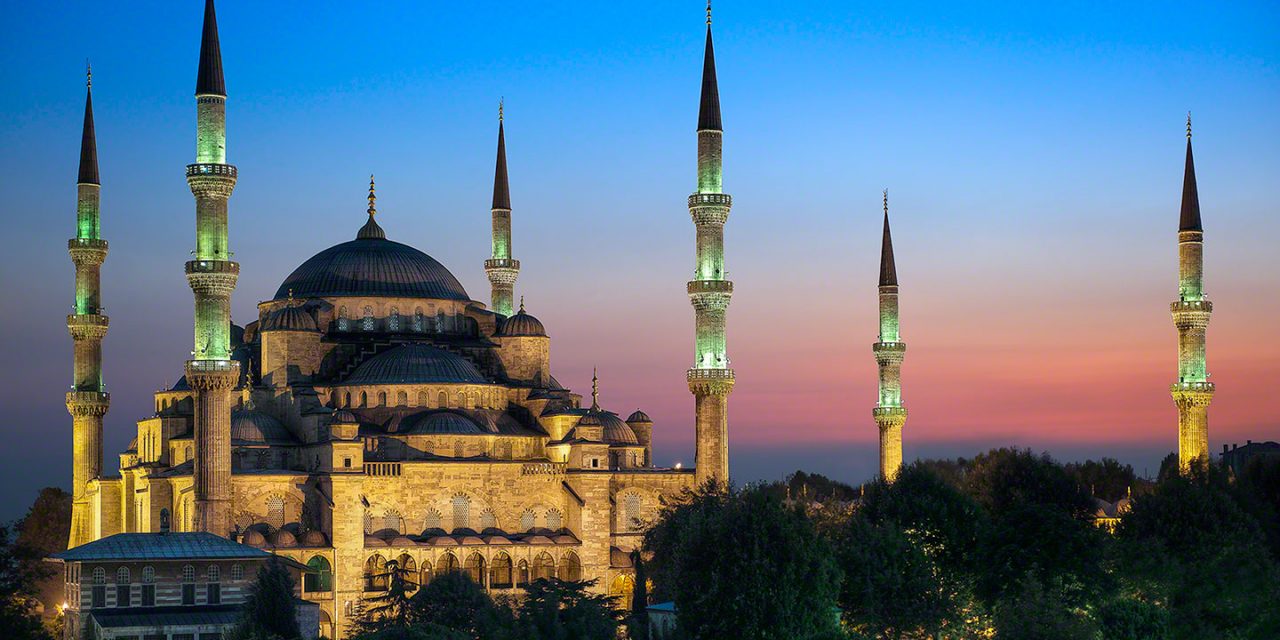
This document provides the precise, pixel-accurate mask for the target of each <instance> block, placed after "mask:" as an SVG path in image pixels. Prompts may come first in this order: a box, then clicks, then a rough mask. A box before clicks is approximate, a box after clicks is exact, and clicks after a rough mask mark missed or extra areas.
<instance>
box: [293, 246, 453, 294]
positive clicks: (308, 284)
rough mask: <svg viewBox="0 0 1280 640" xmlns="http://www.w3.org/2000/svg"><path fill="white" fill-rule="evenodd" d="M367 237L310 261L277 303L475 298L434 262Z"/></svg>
mask: <svg viewBox="0 0 1280 640" xmlns="http://www.w3.org/2000/svg"><path fill="white" fill-rule="evenodd" d="M361 235H362V236H363V237H360V238H356V239H355V240H351V241H349V242H344V243H342V244H339V245H334V246H332V247H329V248H328V249H325V250H324V251H321V252H320V253H317V254H316V255H314V256H311V258H310V259H308V260H307V261H306V262H304V263H302V266H300V267H298V268H297V269H294V270H293V273H291V274H289V277H288V278H285V280H284V283H283V284H281V285H280V288H279V289H277V290H276V297H275V299H276V300H285V299H287V298H288V297H289V290H290V289H292V290H293V295H294V296H296V297H299V298H321V297H335V296H381V297H390V298H432V299H437V300H463V301H468V300H470V299H471V297H470V296H468V295H467V292H466V290H464V289H463V288H462V284H461V283H459V282H458V279H457V278H455V277H453V274H452V273H449V270H448V269H446V268H445V267H444V265H442V264H440V263H439V262H436V259H435V258H432V257H431V256H429V255H427V254H425V253H423V252H421V251H418V250H417V249H414V248H413V247H411V246H409V245H407V244H400V243H399V242H394V241H391V240H387V239H385V238H379V237H376V236H374V237H371V236H372V234H366V233H363V232H362V233H361Z"/></svg>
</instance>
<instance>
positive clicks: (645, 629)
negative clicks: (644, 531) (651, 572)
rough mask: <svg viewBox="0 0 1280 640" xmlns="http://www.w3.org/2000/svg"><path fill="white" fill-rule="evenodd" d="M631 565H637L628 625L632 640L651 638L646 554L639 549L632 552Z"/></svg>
mask: <svg viewBox="0 0 1280 640" xmlns="http://www.w3.org/2000/svg"><path fill="white" fill-rule="evenodd" d="M631 565H632V566H633V567H635V571H636V575H635V579H636V584H635V586H634V587H633V588H632V591H631V616H630V617H629V618H628V621H627V626H628V628H629V630H630V636H631V640H647V639H648V638H649V585H648V582H649V576H648V571H646V570H645V565H644V554H642V553H640V550H639V549H637V550H635V551H632V552H631Z"/></svg>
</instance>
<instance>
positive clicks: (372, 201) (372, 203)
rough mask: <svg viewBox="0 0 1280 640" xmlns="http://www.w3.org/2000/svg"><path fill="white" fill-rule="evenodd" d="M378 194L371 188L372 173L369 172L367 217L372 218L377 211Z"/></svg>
mask: <svg viewBox="0 0 1280 640" xmlns="http://www.w3.org/2000/svg"><path fill="white" fill-rule="evenodd" d="M377 202H378V194H377V193H375V192H374V190H373V174H372V173H371V174H369V217H370V218H372V217H373V216H374V215H377V213H378V207H377V206H376V205H377Z"/></svg>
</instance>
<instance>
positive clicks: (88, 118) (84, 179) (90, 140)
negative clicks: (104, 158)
mask: <svg viewBox="0 0 1280 640" xmlns="http://www.w3.org/2000/svg"><path fill="white" fill-rule="evenodd" d="M84 86H85V91H84V130H83V131H82V133H81V134H80V178H79V180H78V181H79V182H80V183H81V184H100V183H99V182H98V139H97V135H96V134H95V132H94V130H93V68H92V67H90V66H89V64H88V63H87V62H86V63H85V81H84Z"/></svg>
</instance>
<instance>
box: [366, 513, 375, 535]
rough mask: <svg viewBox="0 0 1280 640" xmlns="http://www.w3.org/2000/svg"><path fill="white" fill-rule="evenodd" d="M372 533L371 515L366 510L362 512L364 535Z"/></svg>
mask: <svg viewBox="0 0 1280 640" xmlns="http://www.w3.org/2000/svg"><path fill="white" fill-rule="evenodd" d="M371 533H373V514H372V513H369V510H368V509H366V510H365V512H364V534H365V535H366V536H367V535H369V534H371Z"/></svg>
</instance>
